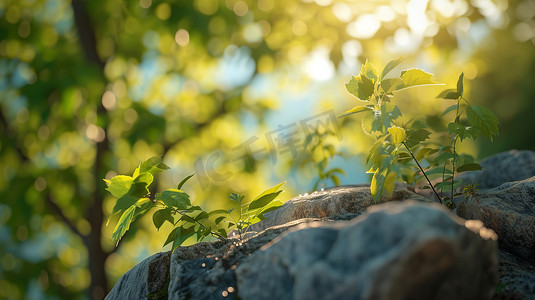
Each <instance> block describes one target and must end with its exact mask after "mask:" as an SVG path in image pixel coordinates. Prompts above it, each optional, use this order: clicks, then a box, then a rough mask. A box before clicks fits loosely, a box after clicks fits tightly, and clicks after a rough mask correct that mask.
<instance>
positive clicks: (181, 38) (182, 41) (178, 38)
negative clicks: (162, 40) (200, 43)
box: [175, 29, 189, 47]
mask: <svg viewBox="0 0 535 300" xmlns="http://www.w3.org/2000/svg"><path fill="white" fill-rule="evenodd" d="M175 42H176V43H177V44H178V45H179V46H182V47H185V46H187V45H188V44H189V32H188V31H187V30H186V29H179V30H178V31H177V32H176V34H175Z"/></svg>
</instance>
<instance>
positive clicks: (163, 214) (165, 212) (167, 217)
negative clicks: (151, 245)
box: [152, 208, 174, 230]
mask: <svg viewBox="0 0 535 300" xmlns="http://www.w3.org/2000/svg"><path fill="white" fill-rule="evenodd" d="M165 221H168V222H169V223H171V224H174V219H173V216H172V215H171V209H170V208H163V209H160V210H157V211H156V212H154V214H153V215H152V222H153V223H154V226H155V227H156V229H157V230H160V227H162V225H163V223H164V222H165Z"/></svg>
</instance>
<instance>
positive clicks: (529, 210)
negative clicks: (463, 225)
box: [457, 177, 535, 262]
mask: <svg viewBox="0 0 535 300" xmlns="http://www.w3.org/2000/svg"><path fill="white" fill-rule="evenodd" d="M457 214H458V215H459V216H461V217H463V218H465V219H478V220H481V221H483V223H484V224H485V226H487V227H488V228H492V229H493V230H494V231H496V233H497V234H498V236H499V237H500V238H499V239H498V243H499V244H500V248H501V249H503V250H506V251H508V252H511V253H514V254H516V255H518V256H520V257H521V258H523V259H527V260H532V261H534V262H535V255H534V254H535V177H531V178H528V179H525V180H522V181H515V182H508V183H504V184H502V185H500V186H499V187H497V188H493V189H486V190H480V191H477V192H476V196H475V197H471V198H470V199H465V200H463V201H462V202H461V203H460V204H459V206H458V208H457Z"/></svg>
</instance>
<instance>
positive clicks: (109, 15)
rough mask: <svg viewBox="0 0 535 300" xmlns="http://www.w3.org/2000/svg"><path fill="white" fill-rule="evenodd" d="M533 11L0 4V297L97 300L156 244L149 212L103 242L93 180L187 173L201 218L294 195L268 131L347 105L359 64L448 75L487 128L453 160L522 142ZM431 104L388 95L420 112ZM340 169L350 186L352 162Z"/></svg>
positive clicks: (534, 34)
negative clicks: (259, 199)
mask: <svg viewBox="0 0 535 300" xmlns="http://www.w3.org/2000/svg"><path fill="white" fill-rule="evenodd" d="M534 16H535V4H534V3H533V1H531V0H521V1H517V0H515V1H505V0H478V1H466V0H458V1H448V0H430V1H417V0H411V1H407V0H395V1H383V2H372V1H349V0H347V1H344V0H336V1H334V0H315V1H313V0H285V1H280V0H258V1H249V0H221V1H218V0H192V1H158V0H139V1H134V0H132V1H103V0H94V1H83V0H71V1H69V0H4V1H0V128H1V134H0V199H1V203H0V249H2V252H1V258H0V298H6V299H19V298H28V299H40V298H53V299H58V298H61V299H63V298H72V299H90V298H94V299H101V298H103V296H104V295H105V294H106V293H107V291H108V290H109V289H110V288H111V287H112V286H113V284H114V283H115V282H116V280H117V279H118V278H119V277H120V276H121V275H122V274H123V273H124V272H125V271H127V270H128V269H129V268H131V267H132V266H133V265H135V264H136V263H137V262H139V261H140V260H141V259H143V258H145V257H147V256H149V255H150V254H152V253H155V252H157V251H160V250H161V240H162V239H165V236H162V235H161V234H160V233H159V232H157V231H156V230H155V229H154V228H152V226H151V225H150V223H151V220H150V218H147V219H141V220H140V223H139V226H136V228H131V229H130V230H131V231H132V232H131V233H130V234H129V235H128V236H126V237H125V239H124V240H123V241H122V242H121V243H120V244H119V247H118V248H115V245H114V243H113V242H112V241H111V239H110V238H109V237H111V233H112V230H113V228H110V227H106V226H105V222H104V221H105V219H106V218H107V217H108V216H109V215H110V213H111V212H112V209H113V205H114V199H112V198H113V197H110V196H109V195H107V194H106V192H105V187H106V185H105V183H104V182H103V181H102V180H101V179H102V178H108V179H109V178H111V177H113V176H115V175H117V173H118V174H129V173H131V172H132V171H133V170H134V169H135V167H136V166H137V165H138V164H139V163H140V162H141V161H144V160H145V159H147V158H149V157H152V156H160V155H161V156H162V157H163V158H164V162H165V163H166V164H167V165H169V166H170V167H171V170H170V172H168V173H169V175H168V176H160V177H156V179H155V180H156V182H155V184H154V185H155V186H158V187H166V186H174V185H176V184H177V183H178V181H179V178H183V177H184V176H186V175H189V174H191V173H192V172H197V174H198V175H199V179H198V181H197V182H196V183H195V184H192V185H191V192H190V194H191V195H192V196H194V197H193V198H194V199H199V200H198V201H200V202H199V203H196V205H202V206H203V207H205V208H206V209H215V208H218V207H225V206H227V204H228V202H229V201H231V200H229V199H227V198H226V197H225V196H222V195H228V194H229V193H230V192H231V191H235V192H237V193H240V194H248V195H251V194H258V193H259V192H260V191H262V187H265V186H271V185H273V184H274V183H275V182H280V181H283V180H286V179H288V184H287V188H286V189H287V190H288V192H287V193H285V194H284V196H282V195H281V196H282V197H286V199H288V198H289V197H291V195H292V194H293V193H294V192H295V191H300V190H303V189H308V188H310V187H311V186H312V184H313V180H314V176H313V173H315V171H314V169H315V168H314V167H311V168H310V169H311V170H312V171H313V172H307V171H306V170H305V171H304V172H301V173H299V174H298V175H296V174H295V170H294V169H295V168H294V166H295V164H294V163H292V161H296V160H297V161H299V159H300V158H299V157H298V155H301V154H300V153H297V154H296V153H295V151H291V150H292V149H293V148H287V149H286V150H288V149H290V151H282V150H281V149H279V148H274V147H276V146H279V145H281V143H279V142H281V138H282V141H283V142H284V141H288V140H287V139H286V138H285V137H287V135H282V134H281V132H274V131H275V130H276V129H277V128H278V127H277V125H278V124H293V123H294V122H300V121H301V120H304V119H306V118H309V117H312V116H315V115H318V114H321V113H323V112H325V111H329V110H334V111H335V112H337V113H338V112H341V111H345V110H347V109H348V108H350V107H352V105H353V104H352V103H353V101H354V100H353V99H352V97H351V96H350V95H348V94H347V93H346V92H345V89H344V82H345V81H346V78H348V75H350V74H357V73H358V71H359V69H360V65H361V63H363V62H364V61H365V59H366V58H370V59H371V60H372V62H373V63H374V64H376V65H383V64H384V63H385V62H387V61H389V60H391V59H392V58H394V57H398V56H400V55H405V56H407V57H408V58H407V60H406V61H405V63H406V65H407V66H411V67H412V66H416V67H420V68H423V69H425V70H428V71H430V72H432V73H434V74H435V75H436V76H437V77H438V78H440V79H441V81H442V82H444V83H446V84H447V85H448V86H453V85H454V84H455V82H456V79H457V76H458V74H460V73H461V72H464V74H465V77H466V79H468V80H470V82H471V84H470V86H466V87H465V94H468V95H469V97H470V99H472V101H473V102H475V103H476V104H484V105H485V106H487V107H489V108H490V109H491V110H493V111H495V112H496V114H497V116H498V119H499V120H500V122H501V124H502V127H501V131H502V134H501V135H500V136H499V137H497V138H496V139H495V140H494V143H493V144H492V145H491V146H489V145H486V144H481V145H482V146H483V147H482V148H478V145H477V144H470V143H465V142H463V143H460V145H458V146H459V148H464V149H460V151H468V152H471V153H473V154H474V155H476V156H480V157H481V156H486V155H489V154H491V153H493V152H497V151H501V150H506V149H510V148H522V149H535V147H534V143H535V142H534V141H535V139H533V136H532V131H531V130H528V129H529V128H532V127H533V125H534V124H533V122H535V120H534V119H533V118H532V117H531V114H532V112H533V111H534V107H533V106H534V105H535V104H534V103H535V102H533V101H531V98H533V95H534V94H535V90H534V89H535V86H534V85H533V82H534V80H535V75H534V73H535V61H534V57H535V51H534V41H535V25H534V24H535V20H534ZM402 67H405V66H402ZM436 94H437V90H436V89H434V88H426V90H420V91H418V94H414V92H413V91H407V92H404V93H400V94H399V95H397V96H396V97H397V98H395V99H393V101H395V102H396V103H397V104H398V105H399V106H400V109H402V110H403V111H410V112H411V113H413V114H436V115H437V117H438V116H440V113H441V112H442V110H443V109H444V107H437V104H436V101H438V100H436V99H434V96H436ZM415 103H418V105H415ZM408 117H410V116H408ZM431 121H432V120H431V119H430V120H429V122H431ZM435 125H437V124H435ZM438 125H440V124H438ZM339 126H341V131H340V132H342V133H344V132H346V131H349V132H350V133H351V134H344V135H343V139H342V141H338V144H337V145H335V146H336V147H337V148H339V149H341V151H343V152H346V154H347V155H349V156H352V157H355V155H359V154H361V153H367V152H368V150H369V147H370V146H371V140H370V138H369V137H367V136H366V135H364V134H363V133H362V134H360V133H358V132H360V131H361V130H360V128H358V130H356V129H355V126H359V125H358V123H356V122H355V121H351V120H350V119H348V118H346V119H344V120H342V121H341V123H340V124H339ZM303 128H305V127H303ZM268 133H269V134H268ZM272 134H273V135H272ZM305 136H306V135H304V134H302V135H301V134H298V135H297V138H301V143H302V142H303V140H304V139H305ZM271 137H274V138H271ZM282 144H285V143H282ZM259 149H260V150H262V149H263V150H264V151H263V152H264V153H263V155H261V154H262V153H261V152H262V151H260V150H259ZM266 149H267V150H266ZM279 150H280V151H279ZM266 152H267V154H266ZM303 155H305V156H306V155H308V154H303ZM333 162H334V160H333ZM342 165H344V166H347V167H345V168H344V170H345V171H346V172H347V173H348V176H347V177H346V178H341V180H342V184H343V183H358V182H356V181H358V179H355V178H358V177H356V175H355V174H361V173H362V172H363V171H364V170H363V169H361V167H360V165H359V164H358V163H356V162H351V163H344V162H342ZM330 167H331V165H330ZM332 167H333V168H336V167H337V166H336V165H333V166H332ZM352 169H355V170H356V171H357V172H356V173H355V172H353V173H352ZM115 172H117V173H115ZM288 174H291V176H289V175H288ZM288 176H289V178H286V177H288ZM275 177H278V178H275ZM303 181H304V182H306V181H309V183H310V184H308V185H306V187H304V186H302V183H303ZM192 183H194V182H192ZM159 190H161V189H160V188H156V190H155V191H151V192H153V193H155V192H156V191H159ZM202 199H204V201H203V202H202V203H201V200H202ZM165 226H166V225H165V224H164V225H163V226H162V227H165ZM168 229H169V228H166V229H165V230H160V232H167V231H168ZM134 236H135V238H133V237H134Z"/></svg>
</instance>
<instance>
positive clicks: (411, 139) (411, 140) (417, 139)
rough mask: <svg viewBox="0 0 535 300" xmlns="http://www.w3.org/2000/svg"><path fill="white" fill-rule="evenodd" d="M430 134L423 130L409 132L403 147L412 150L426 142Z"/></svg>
mask: <svg viewBox="0 0 535 300" xmlns="http://www.w3.org/2000/svg"><path fill="white" fill-rule="evenodd" d="M430 134H431V132H429V131H428V130H426V129H423V128H420V129H417V130H409V131H408V133H407V135H408V137H407V141H406V142H405V145H407V147H409V148H412V147H414V146H416V145H418V144H419V143H421V142H423V141H425V140H427V139H428V138H429V135H430Z"/></svg>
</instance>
